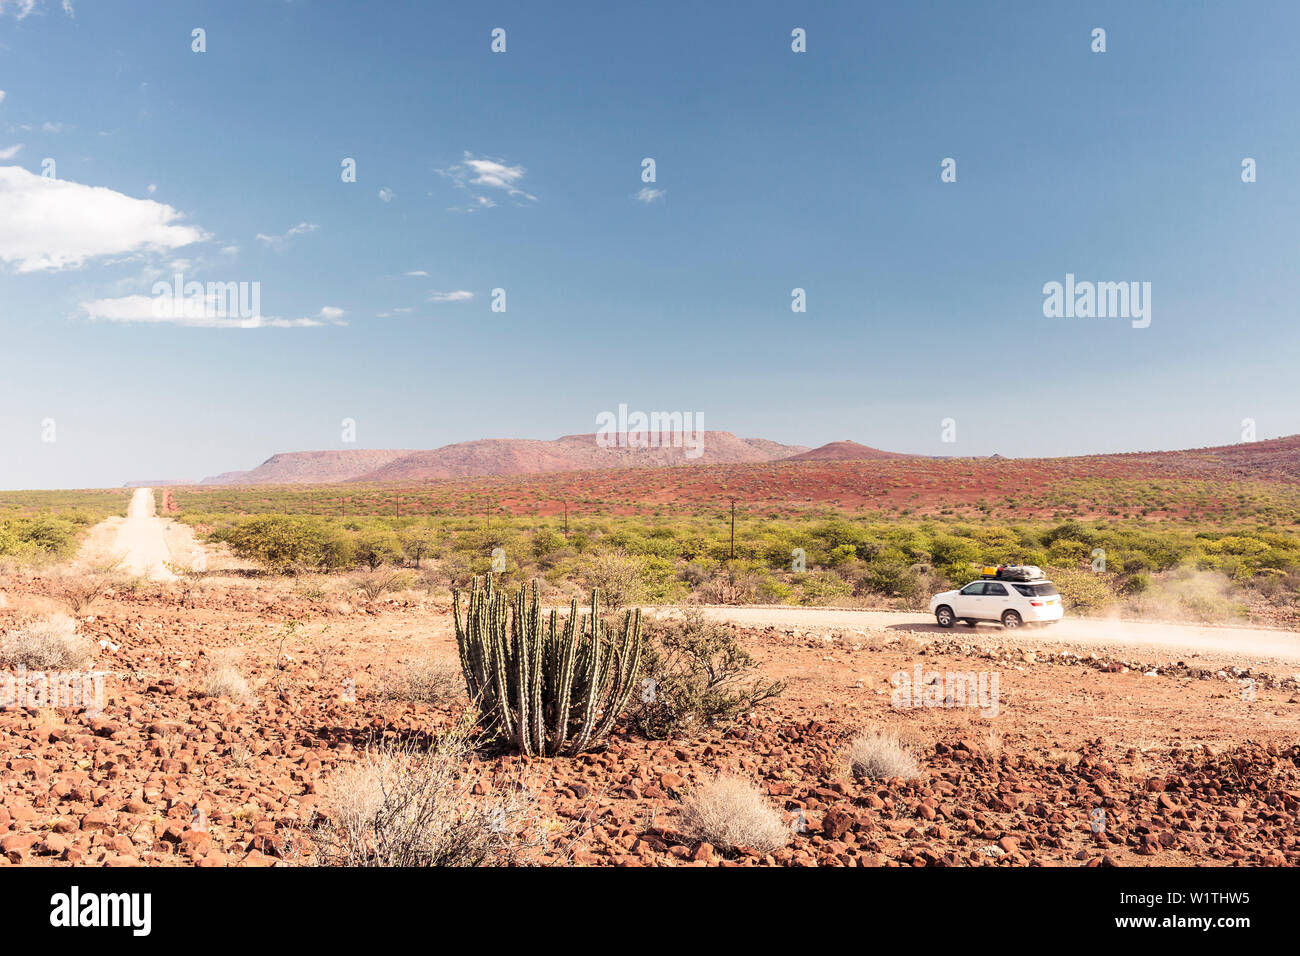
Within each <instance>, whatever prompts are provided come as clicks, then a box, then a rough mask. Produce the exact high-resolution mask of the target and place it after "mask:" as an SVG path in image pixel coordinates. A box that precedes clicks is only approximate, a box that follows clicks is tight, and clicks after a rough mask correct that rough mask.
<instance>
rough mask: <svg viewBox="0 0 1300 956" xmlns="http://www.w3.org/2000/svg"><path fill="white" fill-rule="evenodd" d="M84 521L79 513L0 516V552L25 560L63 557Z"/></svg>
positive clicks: (69, 552) (75, 538)
mask: <svg viewBox="0 0 1300 956" xmlns="http://www.w3.org/2000/svg"><path fill="white" fill-rule="evenodd" d="M88 523H89V519H88V518H86V517H84V516H80V515H68V516H66V517H55V516H54V515H32V516H14V517H0V555H4V556H6V557H13V558H17V559H18V560H20V561H27V562H43V561H48V560H50V559H52V558H61V557H66V556H68V555H70V554H71V553H72V551H73V549H74V548H75V547H76V544H77V539H78V537H79V536H80V534H81V531H82V529H83V528H84V527H85V526H86V525H87V524H88Z"/></svg>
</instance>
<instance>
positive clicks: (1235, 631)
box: [656, 606, 1300, 667]
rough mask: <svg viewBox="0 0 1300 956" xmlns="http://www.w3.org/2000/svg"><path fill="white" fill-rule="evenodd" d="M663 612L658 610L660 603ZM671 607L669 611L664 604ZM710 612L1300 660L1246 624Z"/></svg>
mask: <svg viewBox="0 0 1300 956" xmlns="http://www.w3.org/2000/svg"><path fill="white" fill-rule="evenodd" d="M656 610H659V609H656ZM663 610H669V609H663ZM705 613H706V614H708V615H709V616H711V617H714V618H716V619H719V620H725V621H730V622H732V623H733V624H739V625H743V626H746V627H764V626H773V627H784V628H788V627H795V628H808V629H828V628H831V629H835V628H842V629H844V630H854V629H878V628H882V627H883V628H890V629H896V630H906V631H920V632H923V633H927V634H932V635H943V636H945V637H950V638H953V639H954V640H970V641H972V642H973V643H979V642H981V641H988V642H990V643H998V644H1004V645H1005V644H1012V645H1018V646H1024V647H1043V646H1048V645H1056V646H1060V647H1062V648H1068V649H1070V650H1079V651H1084V652H1088V651H1097V652H1099V653H1100V652H1102V651H1106V652H1110V653H1122V652H1125V651H1133V650H1153V651H1156V652H1157V654H1156V655H1155V656H1157V657H1162V658H1183V657H1194V656H1199V655H1204V654H1213V655H1216V657H1222V658H1224V659H1225V660H1230V661H1231V662H1233V663H1236V662H1239V661H1245V662H1248V663H1250V664H1252V665H1255V664H1259V663H1261V662H1274V663H1276V664H1285V665H1286V666H1288V667H1291V666H1294V665H1296V664H1300V634H1296V633H1295V632H1292V631H1272V630H1264V629H1259V628H1246V627H1207V626H1202V625H1194V624H1161V623H1145V622H1137V621H1117V620H1107V619H1097V618H1093V619H1088V618H1075V619H1070V618H1067V619H1066V620H1064V621H1061V622H1060V623H1059V624H1054V625H1052V626H1050V627H1044V628H1033V627H1030V628H1021V629H1019V630H1016V631H1007V630H1004V629H1003V628H1001V627H998V626H996V625H979V626H977V627H974V628H968V627H963V626H960V625H959V626H957V627H954V628H951V629H948V630H945V629H944V628H941V627H939V626H938V625H937V624H935V623H934V619H933V618H931V617H930V616H929V615H927V614H924V613H919V612H917V613H911V612H896V611H858V610H847V609H846V610H840V609H834V608H807V607H782V606H760V607H752V606H751V607H718V606H715V607H708V608H706V609H705Z"/></svg>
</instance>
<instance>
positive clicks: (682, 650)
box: [631, 609, 786, 740]
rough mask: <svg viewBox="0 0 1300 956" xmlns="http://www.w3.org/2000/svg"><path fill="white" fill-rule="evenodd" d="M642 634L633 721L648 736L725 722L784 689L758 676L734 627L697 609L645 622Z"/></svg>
mask: <svg viewBox="0 0 1300 956" xmlns="http://www.w3.org/2000/svg"><path fill="white" fill-rule="evenodd" d="M643 635H644V641H645V643H644V645H643V650H642V666H641V674H642V680H641V693H640V695H639V696H640V702H639V704H636V703H634V706H633V709H632V711H631V723H632V726H633V727H634V728H635V729H636V730H637V731H638V732H640V733H642V734H644V735H645V736H647V737H650V738H652V739H656V740H661V739H664V738H667V737H674V736H681V735H682V734H686V733H690V732H693V731H698V730H700V729H701V728H703V727H706V726H710V725H716V724H720V723H727V722H730V721H732V720H735V719H736V718H737V717H739V716H740V715H742V714H743V713H745V712H746V711H748V710H750V709H752V708H754V707H756V706H757V705H759V704H761V703H762V702H763V701H765V700H770V699H771V698H773V697H777V696H779V695H781V694H782V693H784V692H785V688H786V684H785V682H784V681H764V680H762V679H761V678H759V677H757V676H756V672H757V670H758V665H757V663H756V662H755V661H754V658H753V657H752V656H751V655H750V654H749V652H748V651H746V650H745V649H744V648H743V647H742V646H741V644H740V641H739V640H738V638H737V634H736V629H735V628H734V627H732V626H731V625H729V624H720V623H714V622H712V621H709V620H708V619H707V618H705V617H704V615H703V613H702V612H701V611H700V610H699V609H690V610H687V611H685V612H684V613H683V615H682V617H681V618H680V619H672V620H658V619H650V620H647V621H645V622H644V624H643ZM635 699H636V697H635V695H634V701H635Z"/></svg>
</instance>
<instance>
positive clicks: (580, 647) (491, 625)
mask: <svg viewBox="0 0 1300 956" xmlns="http://www.w3.org/2000/svg"><path fill="white" fill-rule="evenodd" d="M452 611H453V617H454V621H455V626H456V644H457V647H458V648H459V649H460V664H461V672H462V673H463V674H464V676H465V686H466V690H467V691H468V692H469V697H470V700H472V701H475V702H476V704H478V706H481V707H482V708H483V715H484V719H485V723H486V727H487V728H488V729H489V731H491V732H494V733H498V734H500V735H501V736H502V737H503V738H505V739H506V741H507V742H508V743H509V744H510V746H512V747H513V748H515V749H516V750H518V751H519V752H521V753H524V754H527V755H529V756H532V755H534V754H538V755H542V756H553V755H557V754H563V755H565V756H573V755H574V754H579V753H582V752H583V751H584V750H587V749H590V748H592V747H595V746H597V745H598V744H599V743H601V742H602V741H603V740H604V738H605V737H606V736H607V735H608V734H609V732H610V730H611V729H612V728H613V726H614V722H615V721H616V720H618V718H619V716H620V715H621V714H622V712H623V708H624V707H625V706H626V705H627V701H628V698H629V697H630V696H631V693H632V686H633V683H634V682H635V680H636V676H637V671H638V669H639V667H640V663H641V647H642V642H641V612H640V611H639V610H637V611H629V612H627V614H625V615H624V618H623V636H622V637H621V638H619V637H618V636H617V633H616V632H615V633H610V632H609V630H608V628H607V627H606V625H605V623H604V622H603V621H602V620H601V616H600V592H599V591H592V593H591V614H590V615H589V616H588V615H584V616H583V617H582V618H581V619H580V618H579V616H578V600H577V598H574V599H573V601H572V603H571V604H570V607H569V616H568V618H566V619H565V622H564V626H563V627H560V626H559V624H558V614H557V613H556V612H555V611H554V610H552V611H551V613H550V618H549V621H548V623H547V625H546V626H543V625H542V609H541V601H540V599H539V597H538V588H537V582H536V581H534V582H533V584H532V588H531V593H530V589H529V588H528V587H526V586H523V585H521V586H520V587H519V590H518V591H517V592H516V593H515V595H514V598H513V599H511V598H509V597H507V596H506V594H505V593H503V592H502V591H501V590H499V589H497V588H496V587H495V586H494V584H493V581H492V578H491V577H489V578H488V579H487V586H486V587H480V585H479V579H478V578H475V579H474V585H473V588H472V589H471V590H470V593H469V596H468V601H467V602H466V607H465V613H464V615H463V616H462V613H461V602H460V591H459V590H456V591H453V592H452ZM507 619H508V623H509V626H508V627H507Z"/></svg>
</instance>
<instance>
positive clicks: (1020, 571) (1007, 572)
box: [981, 564, 1047, 581]
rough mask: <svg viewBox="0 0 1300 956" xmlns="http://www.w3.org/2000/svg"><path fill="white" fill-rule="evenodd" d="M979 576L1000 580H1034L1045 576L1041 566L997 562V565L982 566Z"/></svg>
mask: <svg viewBox="0 0 1300 956" xmlns="http://www.w3.org/2000/svg"><path fill="white" fill-rule="evenodd" d="M981 576H982V577H985V578H994V579H996V580H1000V581H1036V580H1038V579H1039V578H1045V577H1047V575H1045V574H1044V573H1043V569H1042V568H1040V567H1038V566H1037V565H1033V564H999V565H998V566H997V567H993V566H992V565H990V566H988V567H985V568H984V570H983V572H982V575H981Z"/></svg>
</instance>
